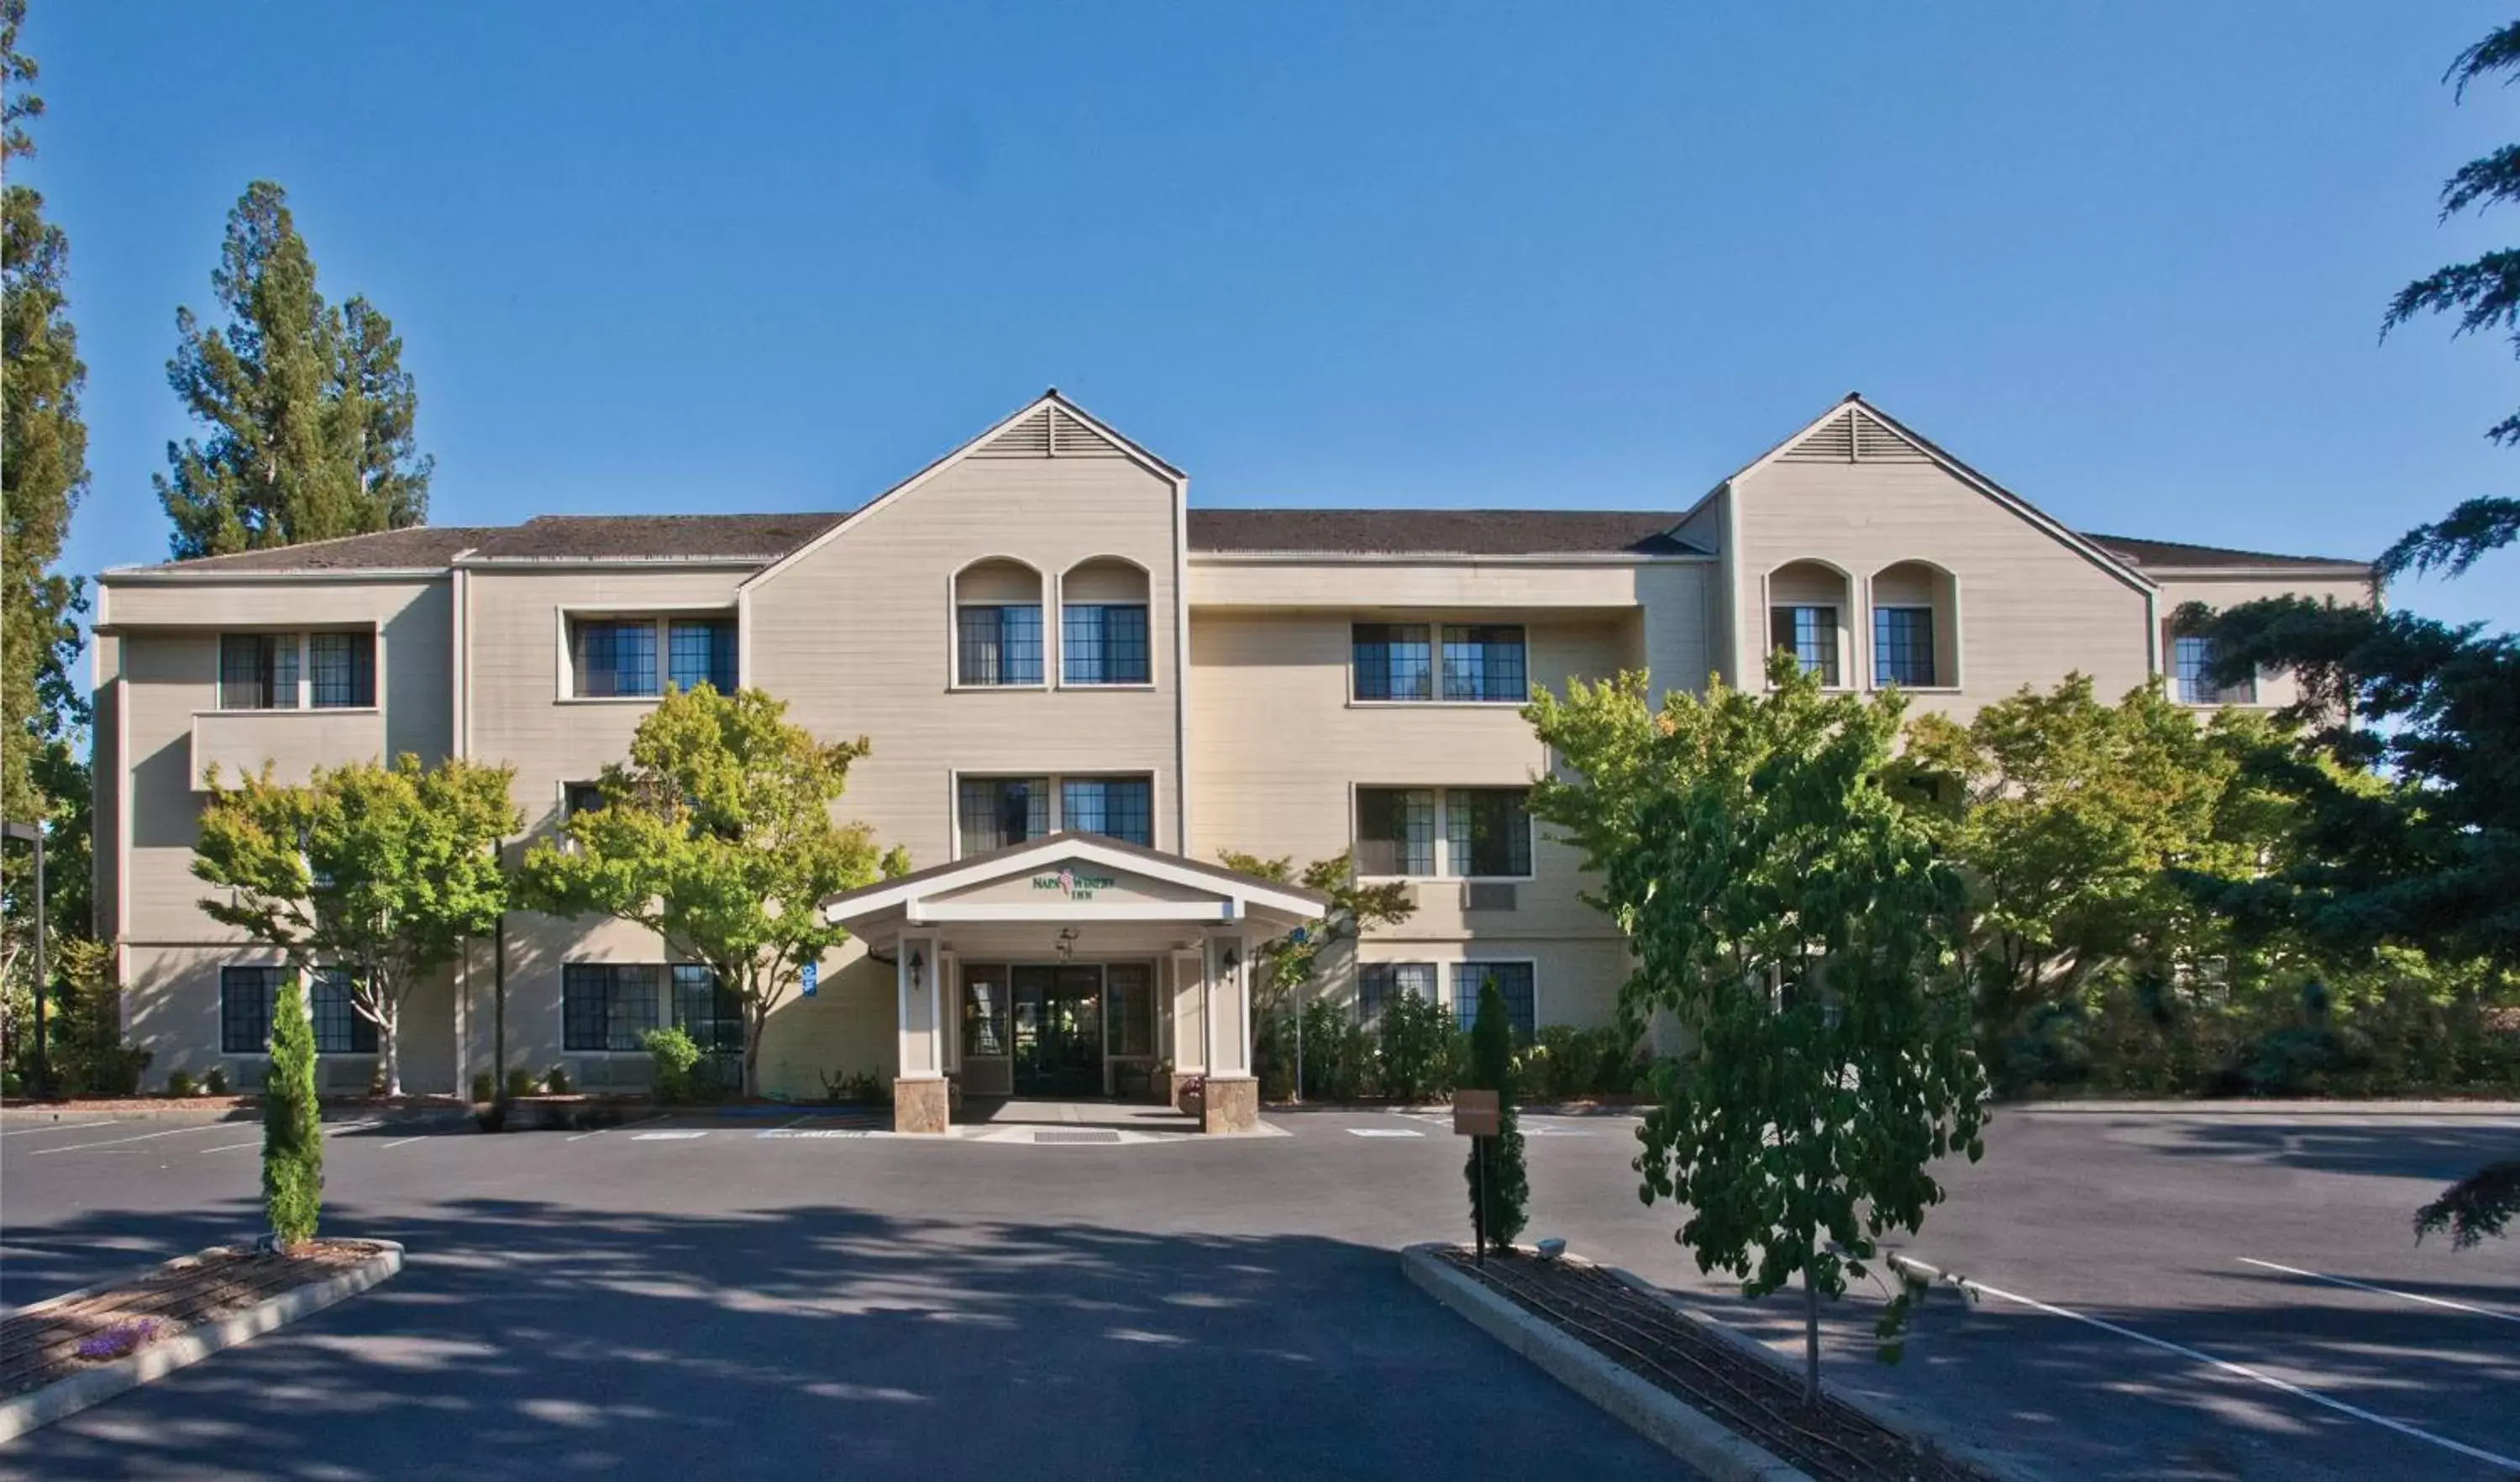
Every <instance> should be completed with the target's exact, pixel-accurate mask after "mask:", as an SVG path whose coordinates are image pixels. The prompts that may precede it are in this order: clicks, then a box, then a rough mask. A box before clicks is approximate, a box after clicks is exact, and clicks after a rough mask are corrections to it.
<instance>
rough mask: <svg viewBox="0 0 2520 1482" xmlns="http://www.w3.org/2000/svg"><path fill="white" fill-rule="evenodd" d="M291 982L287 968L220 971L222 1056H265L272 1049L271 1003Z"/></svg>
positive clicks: (229, 968) (224, 968) (250, 968)
mask: <svg viewBox="0 0 2520 1482" xmlns="http://www.w3.org/2000/svg"><path fill="white" fill-rule="evenodd" d="M288 981H289V969H288V968H286V967H222V968H220V969H219V1053H220V1054H222V1055H261V1054H263V1053H264V1052H265V1051H267V1050H269V1049H270V1048H271V1001H272V997H273V996H274V995H275V994H277V993H279V992H280V989H281V985H282V984H284V983H286V982H288Z"/></svg>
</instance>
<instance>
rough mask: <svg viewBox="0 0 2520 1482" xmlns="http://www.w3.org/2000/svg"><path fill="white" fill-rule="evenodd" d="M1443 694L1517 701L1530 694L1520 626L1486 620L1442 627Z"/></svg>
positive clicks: (1492, 700) (1472, 698)
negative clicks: (1507, 625)
mask: <svg viewBox="0 0 2520 1482" xmlns="http://www.w3.org/2000/svg"><path fill="white" fill-rule="evenodd" d="M1444 697H1445V698H1446V699H1463V700H1481V701H1485V702H1487V703H1490V704H1508V705H1519V704H1521V703H1523V702H1524V701H1525V700H1528V699H1530V698H1531V685H1530V680H1529V677H1528V670H1527V668H1526V666H1525V663H1524V659H1523V643H1522V629H1520V628H1519V627H1506V626H1499V625H1496V624H1493V623H1491V624H1488V625H1486V626H1483V627H1457V626H1451V625H1447V626H1446V627H1445V629H1444Z"/></svg>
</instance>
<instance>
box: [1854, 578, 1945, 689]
mask: <svg viewBox="0 0 2520 1482" xmlns="http://www.w3.org/2000/svg"><path fill="white" fill-rule="evenodd" d="M1959 668H1960V666H1959V597H1958V584H1957V583H1956V581H1955V580H1954V578H1953V576H1952V573H1951V572H1949V571H1946V570H1944V569H1943V568H1942V567H1940V566H1938V565H1935V564H1934V563H1933V562H1932V561H1898V562H1896V563H1894V564H1891V565H1887V566H1883V567H1882V568H1881V569H1880V570H1878V571H1876V572H1874V573H1873V574H1872V683H1873V684H1875V685H1877V686H1883V687H1887V686H1890V685H1897V686H1899V687H1900V688H1901V689H1903V690H1935V689H1951V688H1953V687H1955V686H1957V685H1958V684H1959V679H1960V676H1959Z"/></svg>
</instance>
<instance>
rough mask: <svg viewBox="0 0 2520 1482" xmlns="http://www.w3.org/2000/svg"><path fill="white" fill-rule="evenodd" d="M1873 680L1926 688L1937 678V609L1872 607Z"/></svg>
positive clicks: (1881, 683)
mask: <svg viewBox="0 0 2520 1482" xmlns="http://www.w3.org/2000/svg"><path fill="white" fill-rule="evenodd" d="M1872 682H1873V683H1874V684H1876V685H1898V686H1901V687H1903V688H1905V689H1910V690H1915V689H1922V688H1925V687H1927V686H1930V685H1933V684H1935V683H1937V682H1938V681H1936V679H1935V678H1934V609H1933V608H1931V607H1887V606H1876V607H1874V608H1873V609H1872Z"/></svg>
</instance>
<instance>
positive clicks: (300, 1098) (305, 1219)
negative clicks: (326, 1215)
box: [262, 992, 324, 1247]
mask: <svg viewBox="0 0 2520 1482" xmlns="http://www.w3.org/2000/svg"><path fill="white" fill-rule="evenodd" d="M323 1196H324V1128H323V1114H322V1111H321V1109H320V1108H319V1107H318V1106H317V1105H316V1101H315V1026H314V1025H313V1024H311V1023H309V1022H307V1018H306V1004H305V999H304V996H303V995H301V994H297V993H292V992H283V993H277V994H274V995H272V1010H271V1074H270V1076H269V1077H268V1078H267V1079H266V1080H265V1081H264V1082H263V1098H262V1204H263V1210H264V1212H265V1213H266V1214H268V1215H269V1217H270V1219H271V1233H272V1235H273V1237H274V1238H275V1239H277V1240H278V1241H279V1242H280V1244H281V1245H283V1246H284V1247H285V1246H290V1245H294V1244H296V1243H297V1242H299V1241H300V1240H308V1239H312V1238H314V1235H315V1225H316V1219H317V1216H318V1215H319V1214H320V1212H321V1210H322V1207H323Z"/></svg>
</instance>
